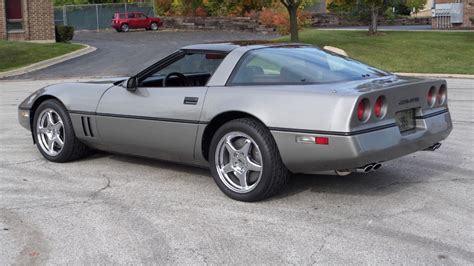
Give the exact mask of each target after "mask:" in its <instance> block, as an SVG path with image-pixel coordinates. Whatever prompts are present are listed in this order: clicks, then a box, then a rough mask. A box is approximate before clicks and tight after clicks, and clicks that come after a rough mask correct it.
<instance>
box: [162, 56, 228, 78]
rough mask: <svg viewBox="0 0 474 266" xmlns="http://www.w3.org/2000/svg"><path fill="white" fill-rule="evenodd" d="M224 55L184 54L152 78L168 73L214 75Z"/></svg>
mask: <svg viewBox="0 0 474 266" xmlns="http://www.w3.org/2000/svg"><path fill="white" fill-rule="evenodd" d="M224 57H225V55H223V54H205V53H195V54H185V55H184V57H183V58H181V59H179V60H178V61H175V62H173V63H172V64H170V65H168V66H166V67H165V68H163V69H161V70H160V71H158V72H156V73H155V74H154V75H153V76H166V75H168V74H169V73H173V72H178V73H181V74H184V75H187V74H209V75H212V74H214V71H216V69H217V67H218V66H219V65H220V64H221V62H222V60H223V59H224Z"/></svg>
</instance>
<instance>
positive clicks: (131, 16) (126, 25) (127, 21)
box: [112, 12, 163, 32]
mask: <svg viewBox="0 0 474 266" xmlns="http://www.w3.org/2000/svg"><path fill="white" fill-rule="evenodd" d="M162 25H163V22H162V21H161V19H159V18H150V17H148V16H146V15H145V14H144V13H142V12H128V13H115V14H114V18H113V20H112V27H113V28H114V29H115V30H116V31H118V32H121V31H123V32H127V31H129V30H130V29H139V28H145V29H147V30H158V28H159V27H161V26H162Z"/></svg>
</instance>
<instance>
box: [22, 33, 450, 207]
mask: <svg viewBox="0 0 474 266" xmlns="http://www.w3.org/2000/svg"><path fill="white" fill-rule="evenodd" d="M19 121H20V124H21V125H22V126H23V127H25V128H26V129H28V130H30V131H31V133H32V136H33V141H34V143H35V144H36V146H37V147H38V149H39V151H40V153H41V154H42V155H43V156H44V157H45V158H46V159H47V160H49V161H52V162H67V161H71V160H75V159H79V158H81V157H83V156H85V155H86V154H88V150H90V149H96V150H103V151H108V152H114V153H121V154H129V155H134V156H143V157H150V158H156V159H161V160H167V161H173V162H179V163H185V164H191V165H197V166H204V167H209V168H210V170H211V173H212V176H213V177H214V180H215V182H216V184H217V185H218V187H219V188H220V189H221V190H222V191H223V192H224V193H225V194H226V195H227V196H229V197H231V198H233V199H236V200H241V201H258V200H262V199H265V198H267V197H270V196H272V195H274V194H275V193H277V192H278V191H280V190H281V189H282V188H283V187H284V186H285V183H286V182H287V180H288V178H289V177H290V175H291V173H307V174H318V173H325V174H328V173H332V174H336V175H347V174H350V173H352V172H360V173H368V172H372V171H375V170H378V169H379V168H380V167H382V163H383V162H386V161H389V160H392V159H395V158H398V157H401V156H405V155H407V154H410V153H414V152H417V151H421V150H436V149H437V148H439V146H440V145H441V144H440V141H442V140H444V139H445V138H446V137H447V136H448V135H449V134H450V132H451V130H452V122H451V116H450V113H449V110H448V104H447V84H446V81H444V80H425V79H417V78H409V77H402V76H396V75H393V74H391V73H388V72H385V71H382V70H379V69H376V68H374V67H371V66H368V65H365V64H363V63H360V62H358V61H355V60H353V59H350V58H348V57H345V56H341V55H337V54H334V53H331V52H329V51H325V50H322V49H319V48H316V47H313V46H310V45H305V44H276V43H257V42H255V43H252V42H248V43H244V42H240V43H239V42H235V43H230V42H229V43H214V44H200V45H191V46H187V47H184V48H181V49H179V50H178V51H176V52H175V53H173V54H171V55H169V56H167V57H166V58H164V59H162V60H160V61H158V62H157V63H155V64H153V65H152V66H150V67H148V68H146V69H144V70H143V71H141V72H139V73H138V74H136V75H133V76H131V77H128V78H117V79H114V80H101V81H95V82H85V83H63V84H57V85H52V86H48V87H45V88H42V89H40V90H38V91H36V92H35V93H33V94H32V95H31V96H29V97H28V98H27V99H26V100H25V101H23V102H22V103H21V104H20V106H19Z"/></svg>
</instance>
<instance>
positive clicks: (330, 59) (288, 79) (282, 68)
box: [229, 47, 386, 85]
mask: <svg viewBox="0 0 474 266" xmlns="http://www.w3.org/2000/svg"><path fill="white" fill-rule="evenodd" d="M384 75H386V74H385V73H384V72H382V71H379V70H377V69H375V68H373V67H370V66H367V65H364V64H362V63H360V62H357V61H355V60H352V59H349V58H346V57H341V56H338V55H335V54H332V53H328V52H325V51H323V50H320V49H316V48H311V47H300V48H295V47H288V48H278V47H275V48H263V49H256V50H253V51H249V52H247V54H246V55H244V57H243V58H242V59H241V61H240V62H239V63H238V65H237V68H236V69H235V70H234V72H233V74H232V76H231V78H230V81H229V84H230V85H254V84H261V85H266V84H268V85H269V84H281V85H304V84H319V83H332V82H341V81H349V80H360V79H367V78H373V77H379V76H384Z"/></svg>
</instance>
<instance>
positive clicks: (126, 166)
mask: <svg viewBox="0 0 474 266" xmlns="http://www.w3.org/2000/svg"><path fill="white" fill-rule="evenodd" d="M57 81H58V80H55V81H48V80H43V81H3V82H0V87H1V90H0V99H1V100H0V101H1V102H0V121H1V122H2V123H1V124H0V143H1V145H0V243H1V244H0V261H1V262H2V264H10V263H18V264H30V263H45V262H47V263H50V264H53V263H54V264H63V263H76V264H92V263H93V264H98V263H104V264H105V263H107V264H109V263H110V264H111V263H132V264H137V263H160V264H163V263H180V264H188V263H202V264H204V263H206V264H221V263H234V264H248V263H249V264H250V263H251V264H257V263H265V264H282V263H294V264H312V263H327V264H362V263H364V264H366V263H367V264H392V263H393V264H472V263H473V261H474V223H473V222H472V221H473V220H474V204H473V202H474V193H473V191H474V163H473V150H474V147H473V145H474V144H473V143H474V137H473V134H474V133H473V132H474V125H473V122H474V117H473V113H474V112H473V106H474V102H473V100H474V99H473V98H474V97H473V92H474V87H473V80H448V86H449V89H450V91H449V97H450V110H451V112H452V117H453V120H454V130H453V132H452V134H451V136H450V137H449V138H448V139H447V140H446V141H444V143H443V146H442V147H441V149H439V150H438V151H436V152H418V153H416V154H413V155H410V156H407V157H404V158H401V159H398V160H394V161H391V162H388V163H386V164H385V166H384V168H382V169H381V170H379V171H378V172H374V173H370V174H367V175H363V174H353V175H350V176H347V177H336V176H308V175H298V176H294V177H293V178H292V180H291V182H290V184H289V185H288V187H287V189H286V190H285V191H284V192H283V193H282V194H281V195H279V196H277V197H274V198H271V199H270V200H267V201H264V202H259V203H242V202H236V201H233V200H230V199H229V198H227V197H226V196H224V195H223V194H222V193H221V192H220V191H219V190H218V188H217V187H216V185H215V184H214V181H213V180H212V178H211V176H210V174H209V172H208V170H206V169H198V168H192V167H187V166H181V165H176V164H171V163H165V162H160V161H153V160H146V159H140V158H133V157H126V156H121V155H112V154H105V153H97V154H95V155H93V156H91V157H89V158H87V159H84V160H81V161H76V162H72V163H67V164H55V163H50V162H48V161H46V160H45V159H43V158H42V157H41V156H40V153H39V152H38V151H37V150H36V148H35V147H34V146H33V145H32V141H31V135H30V133H29V132H27V131H26V130H24V129H23V128H21V127H20V125H19V124H18V122H17V109H16V108H17V105H18V104H19V102H20V101H21V100H23V99H24V98H25V97H26V96H27V95H28V94H29V93H31V92H33V91H34V90H35V89H37V88H39V87H41V86H44V85H46V84H49V83H52V82H57Z"/></svg>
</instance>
